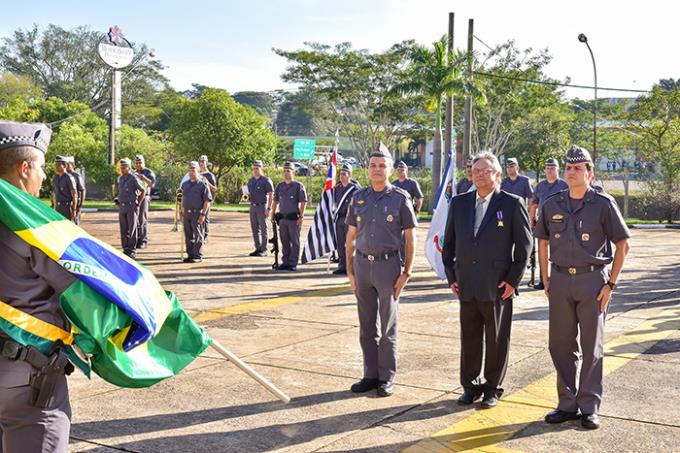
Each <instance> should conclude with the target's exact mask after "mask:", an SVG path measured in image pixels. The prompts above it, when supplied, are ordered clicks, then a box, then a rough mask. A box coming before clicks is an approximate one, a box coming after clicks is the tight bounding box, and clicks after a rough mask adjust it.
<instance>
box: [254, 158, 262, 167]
mask: <svg viewBox="0 0 680 453" xmlns="http://www.w3.org/2000/svg"><path fill="white" fill-rule="evenodd" d="M261 166H262V161H261V160H259V159H258V160H254V161H253V167H261Z"/></svg>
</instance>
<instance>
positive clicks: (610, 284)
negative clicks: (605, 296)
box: [607, 280, 617, 291]
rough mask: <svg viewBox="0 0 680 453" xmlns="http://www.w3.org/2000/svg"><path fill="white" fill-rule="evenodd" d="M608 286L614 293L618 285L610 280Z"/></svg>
mask: <svg viewBox="0 0 680 453" xmlns="http://www.w3.org/2000/svg"><path fill="white" fill-rule="evenodd" d="M607 286H609V288H611V290H612V291H614V290H615V289H616V286H617V285H616V283H614V282H613V281H611V280H609V281H607Z"/></svg>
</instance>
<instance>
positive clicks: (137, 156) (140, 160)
mask: <svg viewBox="0 0 680 453" xmlns="http://www.w3.org/2000/svg"><path fill="white" fill-rule="evenodd" d="M135 162H144V156H142V155H141V154H137V155H136V156H135Z"/></svg>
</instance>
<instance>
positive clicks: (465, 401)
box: [458, 389, 482, 406]
mask: <svg viewBox="0 0 680 453" xmlns="http://www.w3.org/2000/svg"><path fill="white" fill-rule="evenodd" d="M480 396H482V392H481V391H480V390H472V389H465V391H464V392H463V394H462V395H460V397H459V398H458V404H460V405H461V406H467V405H469V404H472V403H474V402H475V401H477V400H478V399H479V397H480Z"/></svg>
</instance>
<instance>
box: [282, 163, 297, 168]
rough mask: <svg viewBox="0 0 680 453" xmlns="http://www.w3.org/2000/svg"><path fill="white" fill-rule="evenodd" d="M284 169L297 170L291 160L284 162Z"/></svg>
mask: <svg viewBox="0 0 680 453" xmlns="http://www.w3.org/2000/svg"><path fill="white" fill-rule="evenodd" d="M283 169H284V170H295V167H293V164H291V163H290V162H286V163H285V164H283Z"/></svg>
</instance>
